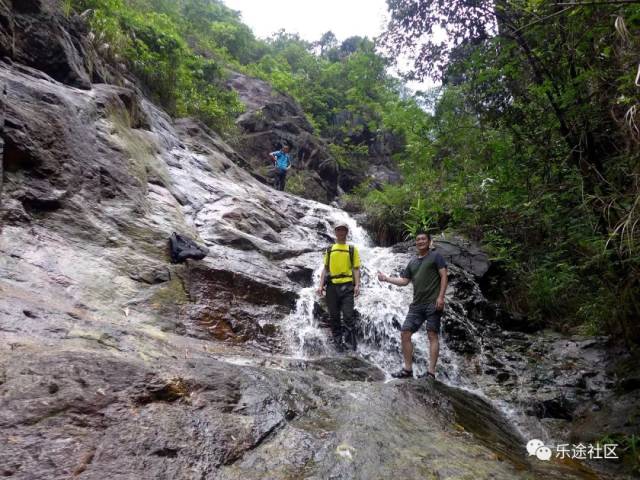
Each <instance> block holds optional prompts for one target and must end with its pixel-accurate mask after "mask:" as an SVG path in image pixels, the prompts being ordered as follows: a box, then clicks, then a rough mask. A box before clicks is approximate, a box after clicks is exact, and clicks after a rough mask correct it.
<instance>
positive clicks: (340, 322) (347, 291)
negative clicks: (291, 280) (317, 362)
mask: <svg viewBox="0 0 640 480" xmlns="http://www.w3.org/2000/svg"><path fill="white" fill-rule="evenodd" d="M348 233H349V227H347V225H346V224H344V223H338V224H337V225H336V226H335V234H336V243H334V244H333V245H331V247H329V248H328V249H327V251H326V253H325V254H324V268H323V269H322V274H321V275H320V286H319V287H318V290H317V293H318V295H319V296H322V295H323V293H324V292H323V291H324V290H325V280H326V295H327V308H328V309H329V318H330V322H331V333H332V334H333V342H334V345H335V347H336V350H338V351H342V350H343V349H344V346H345V345H346V346H347V348H349V349H351V350H356V348H357V346H358V342H357V340H356V329H355V322H354V318H353V302H354V297H357V296H358V295H360V254H359V253H358V249H357V248H356V247H355V246H353V245H347V234H348ZM341 313H342V319H341V318H340V314H341Z"/></svg>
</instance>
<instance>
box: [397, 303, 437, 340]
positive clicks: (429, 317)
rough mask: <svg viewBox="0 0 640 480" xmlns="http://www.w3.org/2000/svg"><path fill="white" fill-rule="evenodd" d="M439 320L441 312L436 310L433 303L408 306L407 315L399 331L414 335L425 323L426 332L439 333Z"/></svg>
mask: <svg viewBox="0 0 640 480" xmlns="http://www.w3.org/2000/svg"><path fill="white" fill-rule="evenodd" d="M440 318H442V311H440V310H436V304H435V303H429V304H426V305H425V304H421V305H420V304H419V305H410V306H409V313H407V318H406V319H405V320H404V324H402V328H401V329H400V330H402V331H408V332H411V333H415V332H417V331H418V329H419V328H420V327H421V326H422V324H423V323H424V322H425V321H426V322H427V330H431V331H433V332H436V333H440Z"/></svg>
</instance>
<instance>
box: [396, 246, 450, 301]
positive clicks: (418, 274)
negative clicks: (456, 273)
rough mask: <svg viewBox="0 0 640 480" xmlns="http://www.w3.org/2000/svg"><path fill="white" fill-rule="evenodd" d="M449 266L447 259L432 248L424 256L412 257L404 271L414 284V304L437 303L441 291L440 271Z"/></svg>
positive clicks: (405, 275) (403, 275) (405, 276)
mask: <svg viewBox="0 0 640 480" xmlns="http://www.w3.org/2000/svg"><path fill="white" fill-rule="evenodd" d="M441 268H447V261H446V260H445V259H444V258H443V257H442V255H440V254H439V253H438V252H436V251H434V250H431V251H430V252H429V253H427V254H426V255H425V256H424V257H416V258H412V259H411V261H410V262H409V264H408V265H407V267H406V268H405V269H404V272H403V273H402V277H403V278H408V279H409V280H411V283H412V284H413V302H412V305H428V304H431V303H435V301H436V299H437V298H438V293H439V292H440V273H439V272H438V270H440V269H441Z"/></svg>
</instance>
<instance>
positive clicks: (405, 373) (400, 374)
mask: <svg viewBox="0 0 640 480" xmlns="http://www.w3.org/2000/svg"><path fill="white" fill-rule="evenodd" d="M391 376H392V377H393V378H413V370H405V369H404V368H401V369H400V370H398V371H397V372H394V373H392V374H391Z"/></svg>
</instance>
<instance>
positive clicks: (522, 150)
mask: <svg viewBox="0 0 640 480" xmlns="http://www.w3.org/2000/svg"><path fill="white" fill-rule="evenodd" d="M63 3H64V4H65V5H66V7H65V9H66V11H67V13H68V14H72V13H73V12H76V13H79V12H81V11H84V10H86V9H89V8H91V9H93V13H92V14H91V16H90V21H91V24H92V29H93V31H94V34H95V36H96V39H95V41H96V44H97V46H98V47H99V48H100V49H101V51H102V52H103V54H104V55H106V56H108V57H110V58H111V60H112V61H113V63H114V64H118V63H121V64H123V65H125V66H126V69H128V71H130V72H131V73H133V74H134V75H135V76H136V77H137V78H138V79H139V80H140V81H141V82H142V85H143V86H144V88H146V89H147V91H148V93H149V94H150V95H151V96H152V97H153V98H154V99H155V100H156V101H158V102H159V103H161V104H162V105H163V106H164V107H165V108H166V109H167V110H168V111H169V112H170V113H172V114H174V115H177V116H182V115H193V116H197V117H199V118H201V119H202V120H204V121H205V122H206V123H208V124H209V125H210V126H212V127H213V128H215V129H217V130H219V131H223V132H229V131H230V130H231V129H232V128H233V120H234V117H235V116H236V115H237V113H238V112H240V111H241V108H242V107H241V105H240V103H239V101H238V99H237V97H236V95H235V94H234V93H233V92H231V91H229V90H227V89H226V88H224V81H225V69H227V68H231V69H235V70H239V71H242V72H245V73H248V74H251V75H255V76H258V77H261V78H263V79H265V80H267V81H269V82H270V83H271V84H273V85H274V86H275V87H276V88H278V89H280V90H282V91H286V92H287V93H289V94H291V95H293V96H294V97H295V98H296V99H297V100H298V101H299V102H300V103H301V105H302V106H303V108H304V110H305V112H306V113H307V115H308V117H309V120H310V122H311V123H312V124H313V125H314V126H315V128H316V129H317V132H318V133H319V134H320V135H322V136H323V137H325V138H326V139H328V141H329V142H330V145H331V149H332V152H333V154H334V156H335V158H336V159H337V160H338V162H339V164H340V165H341V167H343V168H351V169H358V168H364V167H363V165H364V163H365V162H366V161H367V159H368V153H369V152H368V148H369V145H370V143H371V139H372V138H375V137H376V135H380V134H381V132H393V134H394V135H396V136H397V137H398V138H400V139H402V141H403V144H404V148H403V150H402V151H401V153H400V154H398V155H397V158H396V160H397V164H398V167H399V168H400V169H401V171H402V172H403V174H404V178H405V182H404V183H403V184H401V185H388V186H385V187H384V188H383V189H374V190H371V189H370V188H369V187H368V186H367V185H366V184H364V185H362V186H361V187H360V188H357V189H356V190H355V191H354V192H353V193H352V194H351V196H350V197H351V200H352V201H353V202H354V203H357V204H361V205H362V207H363V208H364V209H365V210H366V212H367V213H368V215H369V218H370V219H371V220H370V221H371V223H372V225H373V226H374V228H375V229H376V230H377V231H378V234H379V236H380V237H381V238H386V239H392V240H393V239H402V238H404V236H405V235H406V234H407V233H410V232H412V231H414V230H415V229H416V228H419V227H427V228H431V229H432V230H434V231H441V230H446V229H452V230H456V231H461V232H463V233H465V234H467V235H468V236H470V237H472V238H475V239H477V240H480V241H482V242H483V243H484V244H485V245H487V246H488V247H489V248H490V249H491V252H492V254H493V258H494V260H495V264H496V266H497V267H498V268H499V269H501V271H502V277H503V278H504V279H505V281H504V282H502V283H501V284H499V285H497V288H496V292H495V294H496V295H497V296H498V297H500V298H501V299H502V300H503V301H504V302H505V303H506V304H507V305H509V306H510V308H511V309H512V310H514V311H520V312H524V313H527V314H529V316H530V318H531V321H539V322H541V323H544V324H552V325H554V326H556V327H558V328H562V329H568V330H572V331H576V330H578V331H580V330H582V331H587V332H591V333H613V334H614V335H616V336H618V338H621V339H624V340H625V341H627V342H629V345H631V344H632V343H633V342H634V341H636V342H637V341H639V340H640V328H639V327H638V321H637V320H638V318H639V317H640V253H639V250H638V249H639V247H640V197H639V191H640V190H639V188H640V186H639V182H640V163H639V157H638V153H639V152H638V141H639V139H640V130H639V127H638V125H637V122H638V121H639V120H640V119H638V105H637V93H638V92H637V88H638V87H637V86H636V85H635V82H634V79H635V75H636V69H637V64H635V63H634V62H636V58H635V57H634V52H635V51H637V49H638V46H639V45H638V41H637V38H638V36H637V34H638V27H639V24H640V6H638V5H633V4H629V3H628V2H627V3H616V4H610V2H595V4H593V5H585V6H576V5H574V6H566V5H556V2H547V1H544V2H542V1H537V0H517V1H510V2H506V1H494V0H479V1H473V2H470V1H468V0H451V1H449V2H440V1H435V0H389V2H388V3H389V6H390V9H391V13H392V19H391V23H390V25H389V29H388V32H387V34H386V35H385V37H384V43H385V49H383V50H382V51H385V52H387V55H393V56H394V57H395V56H398V54H399V53H401V52H404V53H413V54H414V55H413V56H414V60H415V68H414V73H415V74H416V75H417V76H422V75H430V76H431V77H433V78H437V79H439V80H441V82H442V87H441V88H440V89H439V90H438V91H437V92H436V93H432V94H430V95H426V94H422V95H417V96H410V95H408V94H407V92H406V91H405V90H404V89H403V86H402V84H401V83H400V82H399V81H398V80H396V79H394V78H393V77H391V76H389V74H388V73H387V69H388V67H389V61H388V60H387V59H386V58H385V56H383V55H382V54H381V53H380V51H381V50H380V48H377V47H376V45H374V43H373V42H372V41H371V40H369V39H366V38H360V37H353V38H349V39H346V40H345V41H343V42H341V43H340V42H338V41H337V40H336V38H335V36H334V35H333V34H331V32H327V34H325V35H323V37H322V38H320V39H319V40H318V41H317V42H313V43H311V42H306V41H304V40H302V39H300V38H299V37H298V36H296V35H291V34H288V33H287V32H280V33H279V34H277V35H275V36H274V37H273V38H271V39H270V40H267V41H262V40H258V39H256V38H255V37H254V35H253V34H252V32H251V31H250V29H249V28H248V27H247V26H246V25H244V24H243V23H242V22H241V20H240V17H239V15H238V14H237V13H236V12H234V11H232V10H230V9H228V8H227V7H225V6H224V5H223V4H222V3H221V2H219V1H214V0H63ZM603 3H606V4H603ZM436 26H437V27H436ZM434 28H435V29H436V30H437V29H440V30H442V31H445V32H447V35H448V36H447V37H446V38H448V39H449V40H446V41H441V42H439V41H438V40H437V39H438V38H440V37H441V36H438V35H436V36H434V37H429V38H431V40H428V41H427V43H424V40H423V38H424V37H423V34H424V33H425V32H427V33H428V32H431V31H433V29H434ZM427 112H429V113H427Z"/></svg>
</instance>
